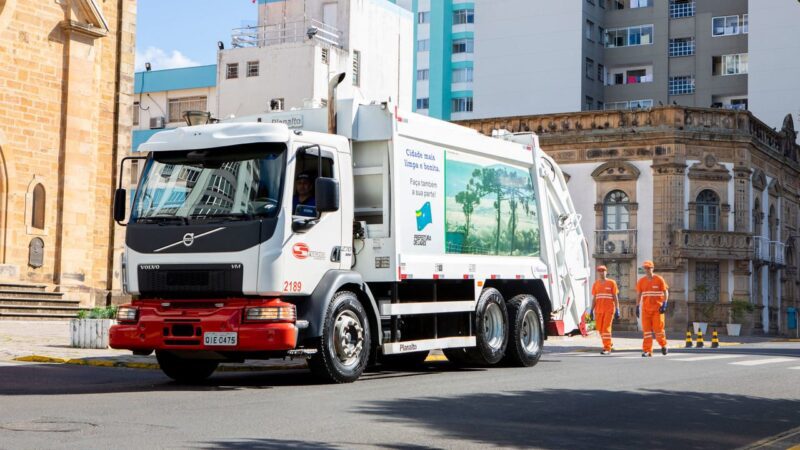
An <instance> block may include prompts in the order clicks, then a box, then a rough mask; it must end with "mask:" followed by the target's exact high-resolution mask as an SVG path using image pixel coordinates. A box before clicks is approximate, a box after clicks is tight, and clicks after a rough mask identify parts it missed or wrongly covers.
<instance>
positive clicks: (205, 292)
mask: <svg viewBox="0 0 800 450" xmlns="http://www.w3.org/2000/svg"><path fill="white" fill-rule="evenodd" d="M139 152H140V153H141V156H136V157H134V158H140V159H143V161H140V163H139V164H140V165H141V166H142V167H143V169H142V173H141V177H140V180H139V182H138V184H137V186H136V189H135V193H134V194H133V195H131V196H130V198H128V194H127V193H126V190H125V189H123V188H122V186H121V185H120V188H119V189H118V190H117V192H116V193H115V208H114V209H115V210H114V216H115V219H116V220H118V221H120V222H124V221H126V219H127V224H126V226H127V228H126V233H125V251H124V256H123V258H122V275H123V288H124V290H125V291H126V292H127V293H128V294H130V295H131V299H132V300H131V303H130V304H126V305H122V306H120V307H119V308H118V314H117V318H116V319H117V324H116V325H114V326H113V327H112V328H111V331H110V343H111V346H112V347H113V348H116V349H129V350H131V351H133V353H134V354H140V355H148V354H151V353H152V352H155V354H156V357H157V360H158V363H159V365H160V367H161V369H162V370H163V372H164V373H165V374H166V375H167V376H169V377H171V378H173V379H174V380H177V381H179V382H186V383H191V382H197V381H200V380H203V379H205V378H207V377H209V376H210V375H211V374H212V373H213V372H214V370H215V369H216V368H217V366H218V364H220V363H222V362H244V361H246V360H250V359H269V358H287V357H291V358H306V359H307V361H308V367H309V368H310V370H311V371H312V373H313V374H314V375H315V376H317V377H319V378H321V379H322V380H324V381H326V382H334V383H345V382H352V381H355V380H356V379H358V378H359V376H361V375H362V373H363V371H364V370H365V368H366V367H367V366H368V365H373V364H386V365H395V366H412V365H414V364H421V363H422V362H424V361H425V359H426V357H427V356H428V354H429V352H430V351H432V350H442V351H443V352H444V355H445V356H446V357H447V359H448V360H450V361H452V362H453V363H454V364H461V365H479V366H491V365H495V364H500V363H504V364H511V365H516V366H533V365H535V364H536V362H537V361H538V360H539V358H540V357H541V355H542V351H543V345H544V340H545V339H546V338H547V335H548V334H549V335H553V334H565V333H572V332H577V331H578V330H582V329H583V327H584V323H583V317H584V313H585V310H586V307H587V305H588V302H589V289H588V288H589V286H588V280H589V274H590V270H589V267H588V266H589V260H588V249H587V245H586V240H585V238H584V234H583V232H582V230H581V226H580V216H579V215H578V214H577V213H576V211H575V207H574V205H573V203H572V200H571V199H570V195H569V192H568V190H567V185H566V181H565V178H564V176H563V175H562V172H561V170H560V169H559V167H558V166H557V165H556V163H555V162H554V161H553V159H551V158H550V157H548V156H547V155H546V154H545V153H544V152H543V151H542V149H541V148H540V147H539V143H538V139H537V136H535V135H534V134H532V133H526V134H510V133H495V135H494V136H491V137H490V136H485V135H482V134H480V133H478V132H476V131H474V130H471V129H468V128H465V127H462V126H458V125H455V124H452V123H449V122H445V121H441V120H437V119H434V118H430V117H427V116H424V115H418V114H414V113H406V112H401V111H398V110H397V108H396V107H394V106H393V105H392V103H390V102H382V103H377V102H376V103H370V104H363V103H359V102H357V101H354V100H346V99H343V100H339V101H334V102H332V104H329V105H328V107H327V108H310V109H300V110H294V111H281V112H270V113H264V114H258V115H254V116H251V117H242V118H235V119H230V120H226V121H223V122H219V123H211V124H203V125H196V126H187V127H182V128H175V129H171V130H166V131H162V132H159V133H156V134H155V135H153V136H152V137H151V138H150V139H149V140H148V141H147V142H146V143H144V144H142V145H141V146H140V147H139ZM126 159H130V158H126ZM123 164H125V161H123ZM301 185H303V187H302V192H301ZM128 210H129V211H128Z"/></svg>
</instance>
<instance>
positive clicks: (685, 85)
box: [669, 75, 694, 95]
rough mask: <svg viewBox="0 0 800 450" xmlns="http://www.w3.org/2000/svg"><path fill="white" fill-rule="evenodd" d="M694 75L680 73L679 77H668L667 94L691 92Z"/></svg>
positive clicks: (692, 90) (692, 91)
mask: <svg viewBox="0 0 800 450" xmlns="http://www.w3.org/2000/svg"><path fill="white" fill-rule="evenodd" d="M693 93H694V77H692V76H690V75H682V76H679V77H669V95H681V94H693Z"/></svg>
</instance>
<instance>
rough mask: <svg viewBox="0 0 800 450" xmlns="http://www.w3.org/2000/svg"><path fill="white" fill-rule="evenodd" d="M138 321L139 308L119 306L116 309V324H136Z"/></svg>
mask: <svg viewBox="0 0 800 450" xmlns="http://www.w3.org/2000/svg"><path fill="white" fill-rule="evenodd" d="M137 320H139V308H137V307H135V306H120V307H119V308H118V309H117V322H119V323H136V321H137Z"/></svg>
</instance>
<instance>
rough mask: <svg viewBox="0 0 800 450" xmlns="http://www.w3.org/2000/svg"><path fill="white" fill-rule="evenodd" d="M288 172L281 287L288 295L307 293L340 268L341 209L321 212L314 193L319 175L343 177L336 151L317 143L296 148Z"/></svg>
mask: <svg viewBox="0 0 800 450" xmlns="http://www.w3.org/2000/svg"><path fill="white" fill-rule="evenodd" d="M298 148H299V146H298ZM320 151H321V153H322V168H321V169H322V170H321V173H320V164H319V163H320V161H319V152H320ZM287 174H290V175H291V178H290V177H287V183H286V185H287V189H286V191H287V196H286V197H284V200H285V201H286V205H287V206H288V208H286V211H287V213H288V214H289V215H290V216H291V220H290V227H289V229H288V230H287V237H288V238H287V239H286V241H285V242H284V245H283V258H282V259H283V262H284V264H283V270H282V276H283V279H282V280H281V285H280V288H281V291H282V292H284V293H286V294H298V295H308V294H311V292H312V291H313V290H314V288H315V287H316V286H317V284H318V283H319V281H320V279H321V278H322V277H323V275H325V273H326V272H328V271H329V270H331V269H338V268H339V267H340V262H339V261H340V259H341V248H340V246H341V245H342V242H341V240H342V239H341V236H342V219H341V215H342V211H341V208H340V209H339V210H338V211H329V212H321V213H320V212H318V211H317V209H316V198H315V195H316V193H315V192H314V191H315V187H316V180H317V179H318V178H319V177H325V178H333V179H336V180H339V179H340V170H339V164H338V160H337V153H336V150H335V149H334V148H330V147H324V146H322V147H316V146H315V147H314V148H312V149H309V150H306V151H301V152H297V148H296V149H295V156H294V158H293V161H290V164H289V167H288V172H287ZM340 201H341V200H340Z"/></svg>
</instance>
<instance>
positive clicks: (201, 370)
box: [156, 350, 219, 384]
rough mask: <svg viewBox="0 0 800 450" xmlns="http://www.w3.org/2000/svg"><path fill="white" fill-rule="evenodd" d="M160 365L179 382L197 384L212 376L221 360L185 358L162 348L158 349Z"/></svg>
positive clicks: (157, 356)
mask: <svg viewBox="0 0 800 450" xmlns="http://www.w3.org/2000/svg"><path fill="white" fill-rule="evenodd" d="M156 360H157V361H158V366H159V367H160V368H161V371H162V372H164V374H165V375H167V376H168V377H170V378H172V379H173V380H175V381H177V382H178V383H185V384H195V383H199V382H201V381H203V380H205V379H206V378H208V377H210V376H211V374H212V373H214V371H215V370H217V366H218V365H219V362H217V361H212V360H207V359H183V358H178V357H177V356H175V355H174V354H172V353H170V352H166V351H162V350H157V351H156Z"/></svg>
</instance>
